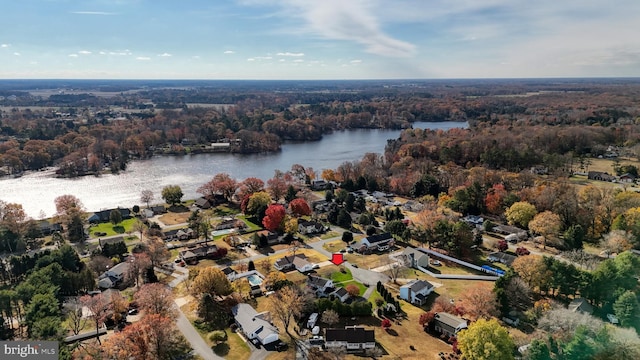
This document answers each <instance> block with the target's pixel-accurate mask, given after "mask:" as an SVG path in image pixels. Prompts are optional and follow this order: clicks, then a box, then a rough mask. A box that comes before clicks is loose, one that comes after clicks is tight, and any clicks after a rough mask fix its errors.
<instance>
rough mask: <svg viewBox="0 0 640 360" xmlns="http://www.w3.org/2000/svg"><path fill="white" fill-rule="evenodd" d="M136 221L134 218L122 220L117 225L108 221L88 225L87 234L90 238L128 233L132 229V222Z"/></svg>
mask: <svg viewBox="0 0 640 360" xmlns="http://www.w3.org/2000/svg"><path fill="white" fill-rule="evenodd" d="M135 223H136V219H135V218H131V219H126V220H122V222H121V223H120V224H118V225H113V224H112V223H110V222H106V223H100V224H96V225H92V226H90V227H89V236H91V237H92V238H98V237H104V236H113V235H119V234H124V233H129V232H131V231H132V230H133V224H135ZM95 233H106V235H101V236H96V235H95Z"/></svg>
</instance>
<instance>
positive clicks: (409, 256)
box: [402, 247, 429, 272]
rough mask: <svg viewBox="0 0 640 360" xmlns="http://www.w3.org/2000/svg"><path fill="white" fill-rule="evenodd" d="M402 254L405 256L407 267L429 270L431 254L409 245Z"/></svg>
mask: <svg viewBox="0 0 640 360" xmlns="http://www.w3.org/2000/svg"><path fill="white" fill-rule="evenodd" d="M402 256H403V257H404V262H405V264H406V265H407V267H410V268H414V269H418V270H420V271H423V272H426V271H427V268H428V267H429V255H427V254H425V253H423V252H422V251H420V250H418V249H416V248H412V247H407V248H405V249H404V251H403V252H402Z"/></svg>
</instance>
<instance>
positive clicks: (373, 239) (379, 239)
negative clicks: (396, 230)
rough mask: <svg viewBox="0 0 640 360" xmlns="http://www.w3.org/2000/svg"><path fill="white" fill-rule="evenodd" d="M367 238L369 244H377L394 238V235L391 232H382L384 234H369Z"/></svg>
mask: <svg viewBox="0 0 640 360" xmlns="http://www.w3.org/2000/svg"><path fill="white" fill-rule="evenodd" d="M365 240H367V241H368V242H369V244H375V243H379V242H382V241H389V240H393V236H391V234H389V233H382V234H376V235H371V236H367V237H366V238H365Z"/></svg>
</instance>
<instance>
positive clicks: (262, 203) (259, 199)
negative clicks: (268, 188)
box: [245, 191, 271, 221]
mask: <svg viewBox="0 0 640 360" xmlns="http://www.w3.org/2000/svg"><path fill="white" fill-rule="evenodd" d="M269 204H271V196H270V195H269V194H268V193H266V192H264V191H259V192H256V193H254V194H252V195H251V196H250V197H249V201H248V202H247V207H246V212H245V214H247V215H252V216H256V217H258V216H259V213H260V211H262V212H263V215H264V211H265V210H266V209H267V206H268V205H269ZM258 220H260V221H262V219H261V218H260V219H258Z"/></svg>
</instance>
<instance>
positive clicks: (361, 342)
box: [324, 326, 376, 351]
mask: <svg viewBox="0 0 640 360" xmlns="http://www.w3.org/2000/svg"><path fill="white" fill-rule="evenodd" d="M324 340H325V343H324V344H325V346H326V347H327V348H343V349H346V350H347V351H349V350H350V351H356V350H368V349H373V348H375V347H376V335H375V332H374V331H373V330H365V328H362V327H356V326H353V327H345V328H344V329H325V330H324Z"/></svg>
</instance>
